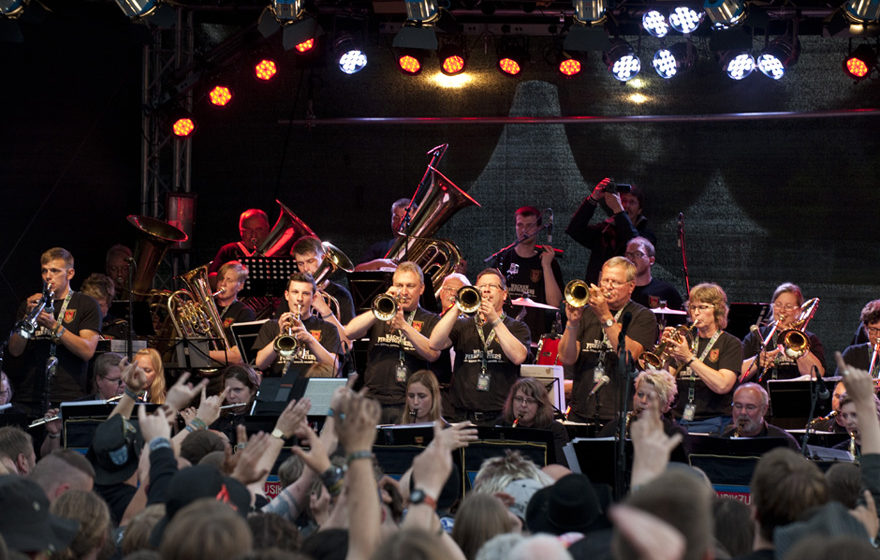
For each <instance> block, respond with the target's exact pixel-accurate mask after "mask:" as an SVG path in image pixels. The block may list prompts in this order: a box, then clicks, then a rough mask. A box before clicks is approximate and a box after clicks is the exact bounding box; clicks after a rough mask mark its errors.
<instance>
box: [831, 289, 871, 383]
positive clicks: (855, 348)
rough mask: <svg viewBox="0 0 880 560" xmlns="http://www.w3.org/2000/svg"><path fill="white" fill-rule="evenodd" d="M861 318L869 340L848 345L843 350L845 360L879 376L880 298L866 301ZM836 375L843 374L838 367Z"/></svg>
mask: <svg viewBox="0 0 880 560" xmlns="http://www.w3.org/2000/svg"><path fill="white" fill-rule="evenodd" d="M860 318H861V321H862V324H863V325H864V326H865V328H864V330H865V332H866V333H867V334H868V342H862V343H860V344H853V345H851V346H847V347H846V350H844V351H843V361H844V362H845V363H846V364H847V365H850V366H853V367H857V368H859V369H863V370H865V371H868V372H869V373H870V374H871V376H872V377H874V378H877V375H878V371H880V299H875V300H873V301H869V302H868V303H866V304H865V307H863V308H862V313H861V315H860ZM875 356H876V357H875ZM872 358H873V361H874V363H873V364H872V363H871V361H872ZM872 366H873V369H871V368H872ZM834 375H841V371H840V370H839V369H838V370H837V371H835V373H834Z"/></svg>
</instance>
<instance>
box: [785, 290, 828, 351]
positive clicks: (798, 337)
mask: <svg viewBox="0 0 880 560" xmlns="http://www.w3.org/2000/svg"><path fill="white" fill-rule="evenodd" d="M818 307H819V298H813V299H809V300H807V301H805V302H804V303H803V304H802V305H801V309H800V312H799V313H798V318H797V319H796V320H795V321H794V322H792V324H791V327H790V328H789V329H787V330H784V331H782V332H781V333H779V344H780V345H781V346H782V349H783V351H784V352H785V355H786V356H788V357H789V358H792V359H795V360H797V359H798V358H800V357H801V356H803V355H804V354H806V353H807V352H809V351H810V339H809V338H807V335H806V333H805V332H804V331H806V330H807V323H809V322H810V319H812V318H813V315H815V314H816V309H817V308H818Z"/></svg>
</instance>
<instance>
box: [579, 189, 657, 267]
mask: <svg viewBox="0 0 880 560" xmlns="http://www.w3.org/2000/svg"><path fill="white" fill-rule="evenodd" d="M643 201H644V195H643V194H642V191H641V190H640V189H639V188H637V187H635V186H633V185H626V184H618V183H615V182H614V181H613V180H612V179H609V178H608V177H606V178H604V179H602V180H601V181H599V184H598V185H596V188H594V189H593V192H592V193H590V196H588V197H586V198H585V199H584V201H583V202H582V203H581V206H580V208H578V209H577V211H576V212H575V213H574V215H573V216H572V217H571V222H569V224H568V228H567V229H566V230H565V233H567V234H568V235H569V237H571V238H572V239H574V240H575V241H577V242H578V243H580V244H581V245H583V246H584V247H586V248H587V249H589V250H590V260H589V262H588V263H587V273H586V276H585V278H584V280H586V281H587V282H588V283H594V284H595V283H596V282H597V281H598V280H599V271H601V270H602V265H603V264H604V263H605V261H607V260H608V259H610V258H611V257H616V256H622V255H623V253H624V252H625V251H626V244H627V242H629V240H630V239H632V238H633V237H638V236H641V237H644V238H646V239H648V240H649V241H650V242H651V243H656V242H657V237H656V236H655V235H654V232H652V231H651V230H650V229H649V228H648V219H647V218H646V217H645V216H644V215H643V214H642V203H643ZM599 204H602V207H603V208H604V209H605V211H606V212H607V213H608V214H609V215H610V216H609V217H608V218H606V219H605V220H604V221H602V222H598V223H595V224H590V220H591V219H592V218H593V213H594V212H595V211H596V207H597V206H599Z"/></svg>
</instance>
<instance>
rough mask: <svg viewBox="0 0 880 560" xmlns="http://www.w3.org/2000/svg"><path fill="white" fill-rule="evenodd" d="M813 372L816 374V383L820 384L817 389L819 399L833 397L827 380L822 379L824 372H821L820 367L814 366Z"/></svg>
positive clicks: (824, 399)
mask: <svg viewBox="0 0 880 560" xmlns="http://www.w3.org/2000/svg"><path fill="white" fill-rule="evenodd" d="M813 373H814V374H815V375H816V383H817V384H818V389H817V390H816V391H817V393H818V395H819V400H822V401H826V400H828V399H829V398H830V397H831V393H830V392H828V387H826V386H825V381H823V380H822V374H821V373H819V368H817V367H816V366H813Z"/></svg>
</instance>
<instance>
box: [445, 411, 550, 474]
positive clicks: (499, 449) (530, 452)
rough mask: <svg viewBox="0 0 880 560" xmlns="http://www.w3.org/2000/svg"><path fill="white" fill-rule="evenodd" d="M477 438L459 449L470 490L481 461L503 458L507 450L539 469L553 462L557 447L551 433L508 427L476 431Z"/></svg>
mask: <svg viewBox="0 0 880 560" xmlns="http://www.w3.org/2000/svg"><path fill="white" fill-rule="evenodd" d="M477 438H478V441H473V442H471V443H470V444H469V445H468V446H467V447H465V448H463V449H462V451H463V452H464V474H465V475H466V478H467V482H468V483H469V484H470V486H473V483H474V478H475V477H476V476H477V471H479V470H480V466H482V464H483V461H485V460H486V459H491V458H492V457H498V456H502V455H504V454H505V453H506V452H507V450H508V449H513V450H517V451H519V452H520V453H522V454H523V455H524V456H525V457H528V458H529V459H531V460H532V461H534V462H535V464H536V465H538V467H539V468H540V467H545V466H547V465H549V464H551V463H553V462H554V461H555V460H556V447H555V446H554V444H553V433H552V432H551V431H550V430H536V429H533V428H513V427H509V426H508V427H502V426H495V427H478V428H477Z"/></svg>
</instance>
